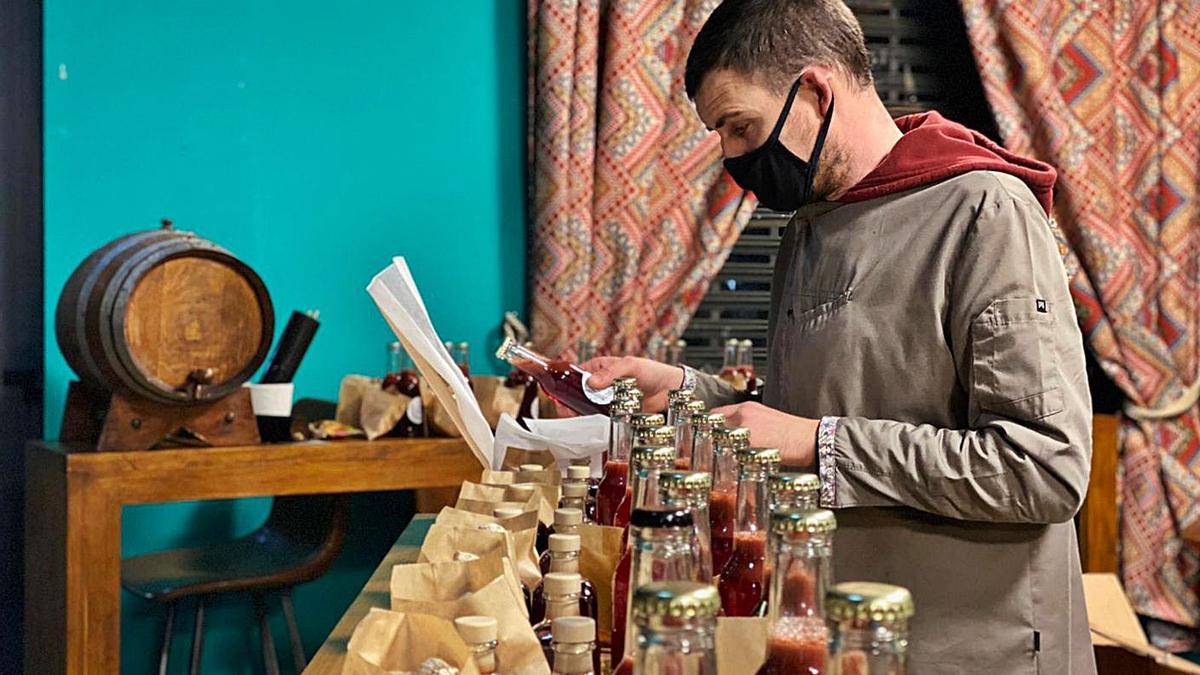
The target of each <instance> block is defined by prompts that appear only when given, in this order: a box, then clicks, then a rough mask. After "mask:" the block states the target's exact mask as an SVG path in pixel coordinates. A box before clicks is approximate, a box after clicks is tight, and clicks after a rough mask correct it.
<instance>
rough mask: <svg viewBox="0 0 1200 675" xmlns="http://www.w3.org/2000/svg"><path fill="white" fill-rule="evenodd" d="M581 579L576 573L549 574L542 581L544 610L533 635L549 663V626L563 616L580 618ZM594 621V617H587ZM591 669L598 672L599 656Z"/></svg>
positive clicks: (551, 650) (551, 642)
mask: <svg viewBox="0 0 1200 675" xmlns="http://www.w3.org/2000/svg"><path fill="white" fill-rule="evenodd" d="M582 584H583V578H582V577H580V576H579V574H577V573H570V572H551V573H550V574H547V575H546V577H545V578H544V579H542V594H543V597H544V598H545V603H546V610H545V615H544V618H543V619H542V620H541V621H539V622H537V623H536V624H535V625H534V626H533V633H534V635H536V636H537V639H538V643H539V644H541V645H542V653H543V654H545V656H546V662H547V663H549V662H550V661H551V660H552V659H553V658H554V635H553V633H551V626H552V625H553V623H554V620H555V619H557V618H560V617H564V616H580V613H579V594H580V591H581V588H582ZM589 618H591V619H593V620H594V619H595V618H596V617H595V616H592V617H589ZM592 667H593V668H595V669H596V672H600V655H599V654H594V662H593V666H592Z"/></svg>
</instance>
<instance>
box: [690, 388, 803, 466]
mask: <svg viewBox="0 0 1200 675" xmlns="http://www.w3.org/2000/svg"><path fill="white" fill-rule="evenodd" d="M713 412H717V413H721V414H723V415H725V426H727V427H746V428H747V429H749V430H750V444H751V445H753V446H755V447H759V448H779V454H780V455H782V456H783V464H784V466H790V467H795V468H800V469H811V468H813V466H814V465H815V464H816V448H817V425H818V421H817V420H810V419H806V418H804V417H796V416H795V415H789V414H787V413H785V412H780V411H778V410H775V409H774V408H768V407H767V406H765V405H763V404H761V403H738V404H737V405H727V406H722V407H720V408H715V409H714V410H713Z"/></svg>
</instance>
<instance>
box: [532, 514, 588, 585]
mask: <svg viewBox="0 0 1200 675" xmlns="http://www.w3.org/2000/svg"><path fill="white" fill-rule="evenodd" d="M582 524H583V511H580V510H579V509H564V508H557V509H554V525H552V526H551V527H550V536H551V537H553V536H554V535H556V534H579V526H580V525H582ZM547 541H549V539H547ZM538 564H539V566H540V567H541V568H542V574H545V573H547V572H549V571H550V550H549V545H547V550H545V551H543V552H542V556H541V558H540V559H539V560H538Z"/></svg>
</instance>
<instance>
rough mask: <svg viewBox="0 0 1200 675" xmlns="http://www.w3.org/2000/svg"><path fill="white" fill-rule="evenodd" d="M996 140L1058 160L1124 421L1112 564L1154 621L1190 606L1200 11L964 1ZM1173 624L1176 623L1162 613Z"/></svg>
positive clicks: (1097, 340)
mask: <svg viewBox="0 0 1200 675" xmlns="http://www.w3.org/2000/svg"><path fill="white" fill-rule="evenodd" d="M961 3H962V6H963V10H964V15H965V18H966V24H967V30H968V33H969V35H970V39H971V43H972V45H973V47H974V52H975V58H976V61H977V63H978V65H979V68H980V72H981V74H982V77H983V82H984V88H985V90H986V92H987V97H988V100H989V102H990V103H991V106H992V109H993V111H994V112H995V115H996V119H997V122H998V123H999V126H1000V132H1001V135H1002V136H1003V137H1004V140H1005V143H1006V145H1007V146H1008V147H1009V148H1011V149H1012V150H1015V151H1017V152H1021V153H1029V154H1032V155H1035V156H1037V157H1040V158H1041V159H1044V160H1046V161H1048V162H1050V163H1052V164H1054V165H1055V166H1056V167H1057V168H1058V169H1059V175H1060V176H1061V182H1060V184H1059V191H1058V194H1057V197H1058V199H1057V200H1056V214H1057V219H1058V223H1059V225H1060V226H1061V228H1062V230H1063V233H1064V234H1065V235H1066V238H1067V240H1068V242H1069V244H1070V247H1071V249H1072V251H1073V252H1074V253H1075V255H1076V256H1077V258H1078V262H1079V267H1078V268H1077V271H1076V273H1075V274H1074V277H1073V281H1072V292H1073V294H1074V297H1075V302H1076V306H1077V309H1078V312H1079V318H1080V322H1081V324H1082V326H1083V329H1084V332H1085V335H1086V336H1087V339H1088V340H1089V342H1090V343H1091V347H1092V349H1093V351H1094V352H1095V354H1096V355H1097V357H1098V359H1099V361H1100V364H1101V366H1102V367H1103V368H1104V370H1105V372H1106V373H1107V374H1108V375H1109V376H1110V377H1111V378H1112V379H1113V381H1114V382H1116V384H1117V385H1118V386H1119V387H1120V388H1121V390H1122V391H1123V393H1124V395H1125V396H1126V397H1127V399H1128V405H1127V407H1126V414H1125V415H1124V416H1123V421H1122V428H1121V448H1122V452H1123V458H1122V463H1121V464H1122V466H1121V473H1122V475H1121V476H1120V491H1121V495H1120V497H1121V514H1122V517H1121V520H1122V522H1121V563H1122V564H1121V567H1122V569H1121V572H1122V576H1123V580H1124V584H1125V589H1126V591H1127V592H1128V594H1129V595H1130V597H1131V598H1132V600H1133V603H1134V605H1135V607H1136V609H1137V611H1138V612H1139V613H1141V614H1144V615H1146V616H1149V617H1153V618H1155V619H1158V620H1160V622H1155V625H1154V628H1155V630H1152V631H1151V633H1152V636H1153V637H1155V638H1156V640H1157V641H1158V642H1159V643H1160V644H1162V645H1164V646H1167V647H1169V648H1175V649H1181V648H1190V647H1191V646H1192V645H1191V642H1192V636H1194V635H1195V634H1196V631H1195V628H1196V627H1197V623H1198V620H1200V601H1198V597H1197V593H1198V591H1200V588H1198V586H1200V549H1198V548H1197V546H1196V545H1195V544H1192V543H1189V542H1187V541H1185V540H1184V539H1183V538H1182V537H1181V533H1182V532H1184V531H1185V530H1188V529H1194V528H1196V527H1197V526H1200V417H1198V413H1197V406H1196V396H1197V391H1198V390H1197V386H1198V385H1197V356H1198V353H1200V352H1198V349H1197V343H1198V341H1200V327H1198V325H1197V322H1198V321H1200V318H1198V311H1197V305H1198V304H1200V261H1198V257H1200V210H1198V209H1200V182H1198V179H1197V173H1198V169H1200V136H1198V135H1200V31H1198V27H1200V10H1198V9H1197V4H1196V3H1195V2H1181V1H1176V0H1113V1H1110V2H1090V1H1086V0H1039V1H1038V2H1027V1H1026V0H961ZM1163 621H1165V622H1170V623H1171V624H1175V626H1174V627H1172V626H1169V625H1168V624H1163V623H1161V622H1163Z"/></svg>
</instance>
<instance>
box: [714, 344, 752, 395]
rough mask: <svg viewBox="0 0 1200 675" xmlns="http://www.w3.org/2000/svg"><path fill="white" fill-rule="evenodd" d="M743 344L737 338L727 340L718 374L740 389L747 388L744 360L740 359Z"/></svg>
mask: <svg viewBox="0 0 1200 675" xmlns="http://www.w3.org/2000/svg"><path fill="white" fill-rule="evenodd" d="M741 344H742V343H741V342H739V341H738V339H737V338H729V339H728V340H726V341H725V351H724V353H723V355H722V358H721V372H720V374H719V375H717V377H719V378H721V379H722V380H724V381H725V382H727V383H729V384H730V385H731V386H732V387H733V388H734V389H737V390H738V391H742V390H744V389H745V388H746V375H745V374H744V373H743V372H742V368H741V363H742V362H741V361H740V360H739V357H740V356H741Z"/></svg>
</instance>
